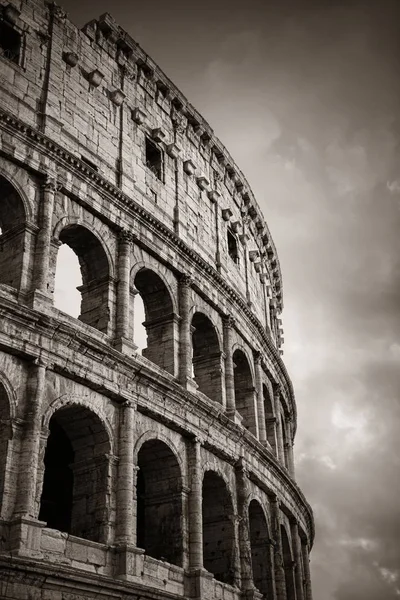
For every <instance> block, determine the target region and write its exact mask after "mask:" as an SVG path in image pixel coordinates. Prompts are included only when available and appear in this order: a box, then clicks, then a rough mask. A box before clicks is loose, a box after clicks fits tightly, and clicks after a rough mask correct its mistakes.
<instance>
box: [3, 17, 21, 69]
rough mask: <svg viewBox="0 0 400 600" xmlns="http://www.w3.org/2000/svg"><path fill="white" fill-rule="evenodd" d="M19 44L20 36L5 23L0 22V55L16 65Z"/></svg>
mask: <svg viewBox="0 0 400 600" xmlns="http://www.w3.org/2000/svg"><path fill="white" fill-rule="evenodd" d="M21 44H22V36H21V34H20V33H18V31H16V30H15V29H14V28H13V27H12V26H11V25H9V24H8V23H6V22H5V21H0V55H1V56H4V58H7V59H8V60H11V61H12V62H13V63H15V64H17V65H18V64H19V60H20V54H21Z"/></svg>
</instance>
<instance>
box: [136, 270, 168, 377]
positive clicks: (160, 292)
mask: <svg viewBox="0 0 400 600" xmlns="http://www.w3.org/2000/svg"><path fill="white" fill-rule="evenodd" d="M134 286H135V288H136V290H137V291H138V292H139V294H140V296H141V298H142V301H143V305H144V312H145V319H146V320H145V322H144V323H143V325H144V327H145V328H146V335H147V348H144V349H143V350H142V354H143V356H145V357H146V358H148V359H149V360H151V361H152V362H153V363H155V364H156V365H158V366H159V367H161V368H162V369H165V370H166V371H168V372H169V373H171V374H172V375H174V374H175V365H176V351H177V350H176V349H177V330H176V327H175V321H176V319H175V315H174V311H173V304H172V300H171V296H170V293H169V291H168V289H167V286H166V285H165V283H164V282H163V280H162V279H161V277H160V276H159V275H157V273H155V272H154V271H151V270H150V269H147V268H143V269H140V271H138V273H137V274H136V277H135V280H134Z"/></svg>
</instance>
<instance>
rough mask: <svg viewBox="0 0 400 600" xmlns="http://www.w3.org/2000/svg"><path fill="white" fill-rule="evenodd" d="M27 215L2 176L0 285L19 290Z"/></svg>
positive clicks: (0, 187) (0, 196)
mask: <svg viewBox="0 0 400 600" xmlns="http://www.w3.org/2000/svg"><path fill="white" fill-rule="evenodd" d="M25 223H26V215H25V208H24V204H23V201H22V199H21V197H20V195H19V194H18V192H17V191H16V189H15V188H14V187H13V186H12V185H11V183H10V182H9V181H7V179H5V178H4V177H2V176H0V283H3V284H5V285H9V286H11V287H13V288H16V289H19V288H20V287H21V283H22V271H23V259H24V250H25Z"/></svg>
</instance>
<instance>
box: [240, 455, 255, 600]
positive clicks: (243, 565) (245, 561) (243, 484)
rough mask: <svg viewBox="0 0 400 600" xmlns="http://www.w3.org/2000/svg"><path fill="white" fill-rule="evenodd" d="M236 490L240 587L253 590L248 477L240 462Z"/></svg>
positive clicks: (245, 590) (244, 589) (244, 590)
mask: <svg viewBox="0 0 400 600" xmlns="http://www.w3.org/2000/svg"><path fill="white" fill-rule="evenodd" d="M236 492H237V503H238V517H239V527H238V533H239V552H240V575H241V588H242V591H243V592H248V591H249V590H254V589H255V586H254V582H253V566H252V560H251V544H250V535H249V533H250V524H249V514H248V507H247V497H248V478H247V472H246V470H245V469H244V468H243V465H242V463H241V462H240V463H239V464H238V465H237V468H236Z"/></svg>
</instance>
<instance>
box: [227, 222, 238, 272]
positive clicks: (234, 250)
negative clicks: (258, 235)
mask: <svg viewBox="0 0 400 600" xmlns="http://www.w3.org/2000/svg"><path fill="white" fill-rule="evenodd" d="M228 253H229V256H230V257H231V259H232V260H233V262H235V263H236V264H238V262H239V251H238V244H237V239H236V236H235V234H234V233H232V231H230V229H228Z"/></svg>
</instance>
